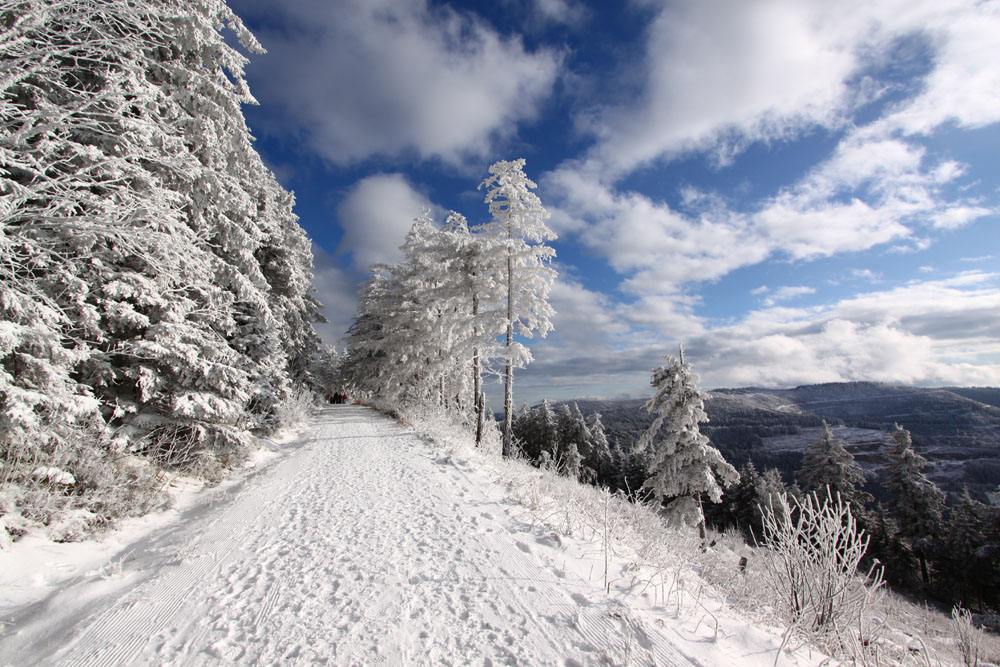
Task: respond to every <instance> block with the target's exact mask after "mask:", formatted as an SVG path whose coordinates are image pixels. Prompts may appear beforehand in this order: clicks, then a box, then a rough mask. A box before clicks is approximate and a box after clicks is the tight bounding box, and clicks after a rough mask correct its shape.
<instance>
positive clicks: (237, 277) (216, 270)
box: [0, 0, 317, 488]
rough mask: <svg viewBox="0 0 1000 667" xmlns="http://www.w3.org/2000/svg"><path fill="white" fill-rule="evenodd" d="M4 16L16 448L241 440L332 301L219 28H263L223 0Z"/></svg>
mask: <svg viewBox="0 0 1000 667" xmlns="http://www.w3.org/2000/svg"><path fill="white" fill-rule="evenodd" d="M2 20H3V25H4V30H3V31H2V32H0V156H2V158H0V161H2V163H3V166H4V168H3V169H2V170H0V194H2V199H0V251H2V254H3V256H4V258H5V262H4V263H3V266H2V267H0V272H3V273H2V275H0V277H2V278H3V279H2V280H0V290H2V292H0V331H2V332H3V333H0V340H2V342H0V366H2V371H0V393H2V394H3V397H4V400H3V403H4V405H3V416H2V417H0V421H4V422H5V424H4V425H5V426H8V428H4V429H0V431H2V432H3V435H2V436H0V445H2V446H3V447H5V448H6V449H7V451H8V452H13V451H20V450H21V449H24V448H29V449H30V448H34V450H33V451H32V452H31V453H32V456H34V457H36V458H37V457H43V458H44V457H59V458H61V459H62V460H65V461H70V462H72V461H76V462H77V463H79V464H80V465H81V466H83V465H84V463H83V461H85V460H86V461H91V462H92V461H94V460H97V459H101V458H102V457H103V458H104V459H106V460H107V461H110V462H115V461H121V460H123V459H124V457H126V456H128V455H131V454H136V453H142V454H146V455H148V456H149V457H150V458H153V459H156V460H158V461H159V462H160V463H167V464H173V465H177V464H186V463H191V462H192V461H193V459H194V458H198V457H201V455H202V454H204V453H206V452H212V453H214V454H216V455H219V456H221V457H223V458H228V459H233V458H238V457H239V456H240V454H241V445H242V444H244V443H245V442H246V441H245V440H244V436H243V434H244V431H245V429H246V428H248V427H250V428H253V427H259V426H264V425H265V424H264V421H265V420H266V419H267V417H268V416H270V415H272V414H273V410H274V405H275V401H277V400H280V399H281V398H282V396H283V395H284V394H287V391H288V390H289V388H290V387H291V384H292V376H291V372H292V364H291V362H290V360H291V358H292V357H298V358H303V357H308V356H309V355H310V354H311V350H310V346H311V345H312V343H313V341H314V340H315V339H314V335H313V334H312V332H311V331H310V329H311V326H309V324H310V323H311V320H312V319H313V318H314V317H315V313H316V308H317V304H316V303H315V300H314V299H312V298H311V296H310V295H309V292H310V290H311V285H310V284H309V283H310V282H311V261H312V258H311V252H310V250H309V246H308V242H307V240H306V239H305V237H304V233H303V232H302V230H301V229H300V228H299V227H298V225H297V222H296V219H295V217H294V214H292V213H291V196H290V194H289V193H287V192H285V191H284V190H283V189H282V188H281V187H280V185H278V184H277V181H275V180H274V178H273V174H271V173H270V172H269V171H268V170H267V169H266V168H265V167H264V166H263V163H262V161H261V159H260V157H259V155H257V154H256V152H255V151H254V150H253V148H252V144H251V138H250V135H249V131H248V130H247V128H246V124H245V122H244V120H243V116H242V112H241V104H243V103H252V102H253V98H252V97H251V96H250V94H249V91H248V89H247V86H246V82H245V80H244V77H243V66H244V64H245V62H246V59H245V58H244V57H243V56H242V55H240V54H239V52H238V51H237V50H236V49H235V48H233V47H232V46H230V45H228V44H227V43H226V41H225V39H224V38H223V36H222V34H221V33H220V31H221V30H222V29H223V27H224V26H226V27H228V28H230V29H231V30H232V31H233V32H234V33H235V34H236V36H237V38H238V39H239V41H240V42H241V43H242V44H243V46H244V47H245V48H247V49H248V50H249V51H251V52H260V51H261V49H260V46H259V44H257V42H256V40H255V39H254V38H253V36H252V35H251V34H250V33H249V32H248V31H247V30H246V29H245V28H244V27H243V25H242V23H241V22H240V21H239V19H238V18H237V17H236V16H235V15H234V14H233V13H232V11H231V10H230V9H229V8H228V7H227V6H226V4H225V2H223V0H201V1H199V2H196V3H189V2H180V0H164V1H163V2H159V3H156V6H155V7H153V6H151V5H150V4H149V3H146V2H140V1H123V2H93V3H83V2H57V1H54V0H24V1H22V2H16V3H6V4H5V5H4V9H3V18H2ZM8 259H9V261H6V260H8ZM43 387H44V388H45V389H44V391H42V388H43ZM255 406H256V407H255ZM74 429H84V430H85V431H87V433H86V435H83V436H81V434H79V433H77V434H76V437H65V434H66V433H67V432H68V430H74ZM112 435H114V437H113V438H112V437H111V436H112ZM95 447H96V450H95ZM84 450H86V452H85V453H81V452H83V451H84ZM74 452H75V453H74ZM209 457H211V455H209ZM21 460H23V458H22V459H21ZM74 465H76V464H74ZM108 465H109V466H111V467H113V464H112V463H109V464H108ZM87 469H88V470H92V469H93V467H88V468H87ZM80 486H81V488H82V487H85V486H86V487H87V488H92V487H93V486H95V484H91V482H90V481H87V482H86V483H81V485H80Z"/></svg>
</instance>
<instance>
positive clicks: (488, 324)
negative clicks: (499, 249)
mask: <svg viewBox="0 0 1000 667" xmlns="http://www.w3.org/2000/svg"><path fill="white" fill-rule="evenodd" d="M444 232H445V233H444V235H443V240H444V241H443V244H442V252H440V253H439V254H438V261H439V262H440V265H441V266H442V267H444V270H445V271H446V276H447V277H446V279H445V281H444V283H443V290H442V292H443V297H444V298H445V299H447V300H448V301H449V303H448V305H447V307H446V317H445V326H446V328H447V332H448V335H449V337H450V339H451V340H452V345H451V350H452V355H453V356H454V357H456V358H457V359H466V358H471V361H472V363H471V375H472V395H471V398H472V400H471V401H470V405H472V406H473V410H474V412H475V421H476V443H477V444H479V443H480V441H481V440H482V436H483V428H484V420H485V408H486V397H485V395H484V393H483V368H484V366H485V365H486V364H488V363H489V360H490V359H492V358H493V357H494V356H495V355H496V353H497V349H498V348H497V342H496V337H495V335H494V332H496V331H499V330H500V325H501V322H500V319H499V318H500V315H501V311H500V310H499V309H497V308H495V307H494V308H491V307H490V305H489V303H490V302H489V299H490V294H491V292H492V291H494V289H493V288H494V282H493V281H494V279H495V275H496V271H495V263H496V257H495V256H494V254H493V253H492V252H491V251H490V247H489V246H490V239H489V238H488V237H485V236H483V235H481V234H472V233H471V232H470V231H469V226H468V222H467V221H466V218H465V216H463V215H462V214H460V213H456V212H455V211H451V212H449V214H448V217H447V218H446V220H445V227H444Z"/></svg>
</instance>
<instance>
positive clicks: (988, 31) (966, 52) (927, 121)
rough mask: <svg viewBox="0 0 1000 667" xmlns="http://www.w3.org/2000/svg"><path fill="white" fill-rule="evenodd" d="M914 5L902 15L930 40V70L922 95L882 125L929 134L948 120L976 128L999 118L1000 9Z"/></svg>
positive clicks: (955, 0) (959, 1)
mask: <svg viewBox="0 0 1000 667" xmlns="http://www.w3.org/2000/svg"><path fill="white" fill-rule="evenodd" d="M914 4H916V5H917V6H918V7H919V9H915V10H914V11H912V12H905V13H904V14H903V15H902V16H901V17H900V18H901V19H902V21H903V22H904V23H903V25H909V26H911V27H912V28H914V29H920V30H922V31H923V32H924V33H925V34H927V35H928V36H929V37H930V39H931V40H932V43H933V45H934V50H935V52H934V56H933V59H934V63H933V70H932V71H931V72H930V74H929V75H928V76H927V78H926V81H925V85H924V89H923V91H922V92H921V94H920V95H918V96H917V97H916V98H914V99H913V100H911V101H909V102H908V103H907V104H904V105H901V107H900V108H899V109H898V110H897V111H896V112H895V113H894V114H892V115H891V116H890V117H889V118H887V119H886V120H885V121H884V124H885V125H886V126H887V127H890V128H898V129H901V130H903V131H904V132H907V133H909V134H928V133H930V132H931V131H933V130H934V129H936V128H937V127H939V126H941V125H943V124H945V123H948V122H954V123H956V124H957V125H959V126H961V127H965V128H977V127H984V126H986V125H990V124H992V123H996V122H998V121H1000V105H997V99H998V98H1000V69H998V68H997V65H996V64H997V62H1000V40H998V39H997V35H998V34H1000V7H998V6H997V4H996V3H994V2H971V1H963V0H950V1H941V2H937V1H935V2H925V3H914Z"/></svg>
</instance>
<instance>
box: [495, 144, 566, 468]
mask: <svg viewBox="0 0 1000 667" xmlns="http://www.w3.org/2000/svg"><path fill="white" fill-rule="evenodd" d="M489 173H490V176H489V178H487V179H486V180H484V181H483V182H482V184H481V185H480V186H479V187H480V188H481V189H485V190H486V203H487V204H488V205H489V209H490V215H491V216H492V221H491V222H488V223H485V224H483V225H480V226H479V227H478V231H480V232H482V233H484V234H485V235H487V236H488V237H489V238H490V239H492V241H493V247H494V248H495V252H497V253H498V254H499V256H500V257H502V261H504V265H503V266H502V268H501V270H500V271H499V275H498V276H497V278H496V282H497V284H498V285H499V286H500V296H501V298H502V301H503V308H504V312H505V318H504V322H505V325H506V334H505V338H504V349H503V360H504V427H503V455H504V456H510V455H511V454H512V448H511V421H512V419H513V415H514V369H515V368H520V367H523V366H524V365H525V364H526V363H528V362H529V361H530V360H531V353H530V351H529V350H528V348H527V347H525V346H524V345H522V344H521V343H519V342H518V341H517V340H516V339H515V336H522V337H525V338H530V337H532V336H533V335H534V333H535V332H537V333H538V334H539V335H540V336H543V337H544V336H545V335H546V334H547V333H548V332H549V330H550V329H551V328H552V319H551V318H552V315H553V314H554V311H553V310H552V306H550V305H549V302H548V296H549V290H550V289H551V286H552V282H553V280H555V275H556V272H555V270H554V269H552V268H551V267H550V266H549V262H550V261H551V260H552V258H553V257H554V256H555V251H554V250H553V249H552V248H551V247H549V246H547V245H545V242H546V241H551V240H554V239H555V238H556V235H555V233H554V232H553V231H552V230H551V229H549V228H548V226H546V224H545V220H547V219H548V217H549V212H548V211H546V210H545V208H544V207H543V206H542V202H541V200H540V199H539V198H538V196H537V195H536V194H535V193H534V192H532V190H534V189H535V188H536V187H537V185H536V184H535V183H534V182H533V181H532V180H531V179H529V178H528V177H527V176H526V175H525V174H524V159H523V158H521V159H518V160H514V161H510V162H508V161H506V160H501V161H499V162H497V163H495V164H493V165H491V166H490V168H489Z"/></svg>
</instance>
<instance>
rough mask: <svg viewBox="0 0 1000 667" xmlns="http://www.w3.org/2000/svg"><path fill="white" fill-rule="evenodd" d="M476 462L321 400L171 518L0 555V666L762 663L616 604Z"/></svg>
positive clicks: (765, 653)
mask: <svg viewBox="0 0 1000 667" xmlns="http://www.w3.org/2000/svg"><path fill="white" fill-rule="evenodd" d="M485 459H486V457H483V460H485ZM479 463H480V465H472V464H471V463H470V461H469V460H462V459H460V458H457V457H451V456H444V455H442V453H441V450H440V449H436V448H434V447H432V446H430V445H428V444H427V443H426V442H424V441H423V440H421V439H420V438H418V437H417V436H416V435H415V434H414V433H413V432H412V431H411V430H409V429H407V428H404V427H402V426H400V425H398V424H397V423H395V422H394V421H392V420H390V419H388V418H386V417H383V416H381V415H380V414H378V413H376V412H375V411H373V410H370V409H368V408H362V407H356V406H335V407H334V406H331V407H328V408H323V409H321V410H319V411H318V412H317V413H316V414H315V415H314V417H313V419H312V424H311V425H310V427H309V428H307V429H306V430H305V431H304V432H303V434H302V436H301V437H299V438H297V439H295V440H293V441H291V442H288V443H286V444H285V445H284V446H283V447H282V449H281V451H280V455H279V456H273V457H271V458H270V459H266V460H264V461H263V462H261V463H260V464H259V465H258V466H257V467H256V468H255V469H254V470H253V471H252V472H249V473H244V474H243V475H242V476H241V477H239V478H238V479H237V480H236V481H233V482H230V483H228V484H226V485H223V486H220V487H219V488H217V489H214V490H206V491H203V492H201V493H199V494H197V495H196V496H195V497H193V498H192V499H189V500H188V501H187V502H186V505H184V506H182V507H180V508H179V509H177V510H174V511H173V512H171V513H167V514H163V515H159V516H154V517H151V518H149V519H147V520H146V521H145V522H144V523H142V524H140V525H131V526H130V525H126V526H125V528H124V529H123V530H122V531H119V532H117V533H114V534H112V535H111V536H109V537H107V538H106V539H105V540H104V541H102V542H94V543H89V544H82V545H53V544H50V543H42V542H40V541H37V540H36V541H34V542H33V541H32V538H26V539H25V540H22V541H21V542H19V543H17V544H15V545H14V548H13V549H11V550H9V551H6V552H3V553H0V623H3V628H2V631H0V632H2V633H0V664H11V665H24V664H36V663H41V664H67V665H70V664H72V665H76V664H80V665H126V664H128V665H131V664H156V665H168V664H173V665H198V664H261V665H272V664H323V663H325V664H331V665H377V664H388V665H449V664H450V665H469V664H476V665H495V664H512V665H601V664H636V665H642V664H656V665H692V664H697V665H765V664H766V665H771V664H773V663H774V659H775V653H776V650H777V647H778V645H779V644H780V637H778V636H776V635H775V634H773V633H771V634H768V633H765V632H763V631H761V630H759V629H758V628H754V627H752V626H750V625H749V624H741V623H740V621H739V620H738V619H735V618H732V617H727V618H724V619H723V624H724V626H725V627H726V628H727V629H728V630H727V631H725V632H721V633H720V632H719V631H718V630H717V628H718V623H719V619H718V618H716V617H715V616H718V614H716V615H715V616H713V618H714V620H715V628H716V629H713V627H712V623H711V621H710V620H709V619H707V617H706V616H705V615H704V614H703V615H701V617H687V618H685V617H681V616H679V615H677V614H674V615H673V616H671V615H670V614H669V613H668V612H667V611H665V610H660V611H659V612H657V610H656V609H655V608H654V605H649V604H643V603H642V601H641V600H639V601H638V603H636V604H633V603H631V602H630V601H629V600H628V599H623V598H622V597H621V596H620V595H619V594H618V593H616V589H614V588H612V590H611V592H610V595H609V594H608V593H607V592H606V589H605V588H604V585H603V582H602V580H601V579H600V577H597V576H595V575H594V574H593V572H594V569H595V563H598V562H601V563H603V557H602V556H597V555H594V552H593V549H590V550H589V553H590V556H589V558H590V561H589V562H587V561H586V559H587V558H588V556H587V554H588V548H587V545H586V544H584V543H582V542H579V541H575V540H572V539H566V538H560V537H558V536H557V535H554V534H553V533H552V532H551V531H550V530H547V529H546V528H544V527H542V526H540V525H538V524H537V523H535V522H533V521H530V520H528V519H526V513H525V511H524V510H523V509H522V508H520V507H519V506H517V505H515V504H514V503H513V502H512V501H511V500H510V499H509V494H508V489H506V488H505V487H504V486H503V485H501V484H499V483H497V482H496V481H494V480H495V478H496V475H494V474H491V472H490V471H489V470H488V469H484V468H485V466H483V465H481V464H482V461H480V462H479ZM130 538H134V539H133V540H132V541H131V542H130V541H129V539H130ZM588 568H589V569H588ZM588 572H589V574H587V573H588ZM709 615H711V614H709ZM703 619H704V620H706V622H704V623H703V622H702V620H703ZM695 621H697V623H695ZM820 659H822V656H818V655H816V654H813V656H812V659H811V660H810V659H809V658H808V656H798V658H796V659H795V660H794V662H797V663H798V664H808V663H809V662H813V663H815V662H817V661H818V660H820ZM780 662H781V664H793V660H792V658H791V657H790V656H788V655H787V654H785V655H783V656H782V657H781V661H780Z"/></svg>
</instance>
